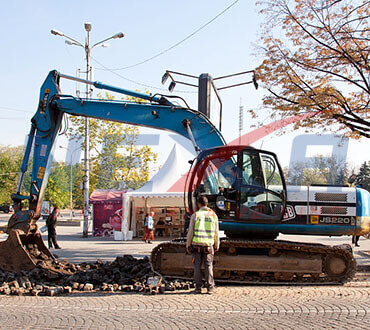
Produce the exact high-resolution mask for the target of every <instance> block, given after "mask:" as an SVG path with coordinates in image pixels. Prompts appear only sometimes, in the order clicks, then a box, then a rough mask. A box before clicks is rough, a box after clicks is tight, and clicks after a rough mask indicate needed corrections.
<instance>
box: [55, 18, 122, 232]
mask: <svg viewBox="0 0 370 330" xmlns="http://www.w3.org/2000/svg"><path fill="white" fill-rule="evenodd" d="M84 26H85V31H86V38H85V45H83V44H82V43H81V42H79V41H77V40H75V39H73V38H71V37H69V36H67V35H65V34H64V33H63V32H60V31H58V30H55V29H52V30H51V31H50V32H51V33H52V34H54V35H57V36H61V37H65V38H66V39H68V40H66V41H65V42H66V43H67V44H68V45H74V46H79V47H82V48H83V49H84V50H85V58H86V80H90V79H89V78H90V73H91V67H90V54H91V50H92V49H93V48H94V47H96V46H98V45H100V46H103V47H107V46H108V45H107V44H104V42H105V41H108V40H110V39H117V38H123V37H124V34H123V33H122V32H119V33H116V34H115V35H113V36H111V37H109V38H106V39H104V40H102V41H99V42H97V43H95V44H94V45H92V46H91V47H90V31H91V28H92V25H91V23H85V24H84ZM89 97H90V88H89V85H88V84H86V99H89ZM89 142H90V141H89V119H88V118H87V117H86V118H85V143H84V145H85V146H84V147H85V148H84V149H85V152H84V172H85V173H84V177H83V191H84V210H83V215H84V225H83V233H82V237H84V238H86V237H88V232H89V184H90V168H89V162H90V150H89V146H90V143H89Z"/></svg>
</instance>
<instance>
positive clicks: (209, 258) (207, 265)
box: [192, 246, 215, 289]
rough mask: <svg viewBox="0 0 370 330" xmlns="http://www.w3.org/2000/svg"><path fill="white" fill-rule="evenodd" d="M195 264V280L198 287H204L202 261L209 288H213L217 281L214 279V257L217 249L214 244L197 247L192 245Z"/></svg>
mask: <svg viewBox="0 0 370 330" xmlns="http://www.w3.org/2000/svg"><path fill="white" fill-rule="evenodd" d="M192 250H193V264H194V281H195V287H196V289H200V288H201V287H202V263H203V264H204V277H205V282H206V287H207V288H213V287H214V286H215V281H214V279H213V257H214V254H215V251H214V249H213V246H210V247H197V246H192Z"/></svg>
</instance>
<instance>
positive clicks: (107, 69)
mask: <svg viewBox="0 0 370 330" xmlns="http://www.w3.org/2000/svg"><path fill="white" fill-rule="evenodd" d="M90 57H91V59H92V60H93V61H94V62H96V63H98V64H99V65H100V66H102V67H103V68H105V69H106V71H109V72H111V73H113V74H114V75H116V76H118V77H120V78H122V79H124V80H126V81H129V82H131V83H133V84H136V85H139V86H143V87H147V88H151V89H156V90H159V91H165V92H168V90H167V89H165V88H160V87H155V86H151V85H147V84H143V83H141V82H138V81H135V80H132V79H129V78H126V77H124V76H122V75H121V74H119V73H117V72H115V71H113V70H111V69H109V68H108V67H106V66H105V65H104V64H103V63H101V62H99V61H98V60H97V59H95V58H94V57H93V56H91V55H90ZM176 92H178V93H189V94H193V93H197V92H196V91H183V90H176Z"/></svg>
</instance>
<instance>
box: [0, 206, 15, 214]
mask: <svg viewBox="0 0 370 330" xmlns="http://www.w3.org/2000/svg"><path fill="white" fill-rule="evenodd" d="M0 211H1V212H4V213H9V212H12V211H13V208H12V206H11V205H9V204H1V205H0Z"/></svg>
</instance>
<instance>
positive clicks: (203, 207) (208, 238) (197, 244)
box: [186, 196, 220, 293]
mask: <svg viewBox="0 0 370 330" xmlns="http://www.w3.org/2000/svg"><path fill="white" fill-rule="evenodd" d="M197 204H198V211H197V212H195V213H194V214H193V215H192V216H191V218H190V224H189V231H188V235H187V238H186V251H187V252H188V253H192V254H193V264H194V280H195V292H196V293H202V262H203V263H204V275H205V282H206V287H207V291H208V293H212V292H213V290H214V287H215V281H214V279H213V257H214V253H215V251H217V250H218V247H219V245H220V242H219V238H218V218H217V215H216V213H215V212H214V211H213V210H212V209H210V208H209V207H207V204H208V199H207V197H206V196H198V198H197Z"/></svg>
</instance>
